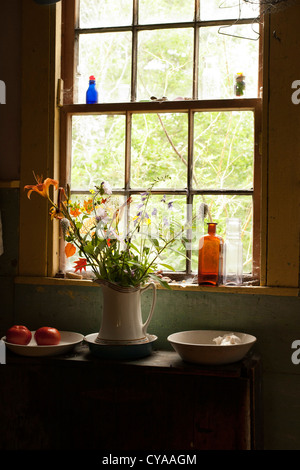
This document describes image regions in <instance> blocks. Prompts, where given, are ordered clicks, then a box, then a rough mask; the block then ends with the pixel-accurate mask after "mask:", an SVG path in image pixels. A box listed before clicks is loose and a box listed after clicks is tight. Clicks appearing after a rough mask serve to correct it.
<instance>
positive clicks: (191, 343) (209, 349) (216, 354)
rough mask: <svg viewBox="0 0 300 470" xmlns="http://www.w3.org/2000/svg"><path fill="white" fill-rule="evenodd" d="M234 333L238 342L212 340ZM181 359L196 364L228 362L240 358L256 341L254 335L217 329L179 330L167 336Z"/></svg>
mask: <svg viewBox="0 0 300 470" xmlns="http://www.w3.org/2000/svg"><path fill="white" fill-rule="evenodd" d="M230 334H234V335H236V336H238V337H239V338H240V340H241V342H240V343H237V344H230V345H226V346H224V345H216V343H215V342H214V341H213V339H214V338H217V337H218V336H224V335H230ZM168 341H169V342H170V343H171V344H172V346H173V348H174V349H175V351H176V352H177V353H178V354H179V356H180V357H181V359H183V360H184V361H186V362H193V363H196V364H208V365H209V364H212V365H221V364H230V363H232V362H237V361H240V360H242V359H243V358H244V357H245V355H246V354H247V353H248V351H249V350H250V349H251V347H252V346H253V344H254V343H255V341H256V338H255V336H252V335H248V334H246V333H236V332H233V331H219V330H191V331H180V332H178V333H173V334H172V335H170V336H168Z"/></svg>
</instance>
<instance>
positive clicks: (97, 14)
mask: <svg viewBox="0 0 300 470" xmlns="http://www.w3.org/2000/svg"><path fill="white" fill-rule="evenodd" d="M131 23H132V0H114V1H113V2H112V1H111V0H80V27H81V28H96V27H103V26H124V25H129V24H131Z"/></svg>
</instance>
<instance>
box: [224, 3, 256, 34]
mask: <svg viewBox="0 0 300 470" xmlns="http://www.w3.org/2000/svg"><path fill="white" fill-rule="evenodd" d="M226 2H227V0H223V1H222V2H221V3H220V5H219V8H232V7H235V6H237V5H230V6H228V5H227V6H223V5H226ZM238 7H239V16H238V18H237V19H236V20H235V21H234V23H232V24H230V25H225V26H220V27H219V29H218V33H219V34H222V35H224V36H230V37H233V38H238V39H248V40H250V41H257V40H258V39H259V37H260V34H259V33H258V32H257V31H255V29H254V28H253V23H254V21H253V22H252V24H251V29H252V31H253V32H254V33H255V34H256V37H254V38H253V37H247V36H240V35H237V34H232V33H227V32H225V33H224V32H223V30H224V29H228V28H232V26H234V25H236V24H238V21H239V20H240V19H241V10H242V8H241V0H239V3H238Z"/></svg>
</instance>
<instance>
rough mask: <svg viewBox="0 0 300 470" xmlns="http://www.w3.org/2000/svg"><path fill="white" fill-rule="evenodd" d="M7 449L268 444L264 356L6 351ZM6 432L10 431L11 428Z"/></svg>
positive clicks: (2, 412)
mask: <svg viewBox="0 0 300 470" xmlns="http://www.w3.org/2000/svg"><path fill="white" fill-rule="evenodd" d="M0 374H1V375H0V378H1V380H0V403H1V407H0V422H1V428H2V432H1V433H0V449H20V450H23V449H28V450H30V449H67V450H69V449H76V450H80V449H85V450H92V449H97V450H99V451H113V450H115V451H125V450H126V451H143V450H147V451H150V450H152V451H158V452H160V451H176V450H180V451H187V452H192V451H196V450H218V449H219V450H231V449H234V450H239V449H260V448H262V422H261V361H260V358H259V357H258V356H253V355H250V356H249V357H247V358H246V359H245V360H243V361H241V362H238V363H235V364H231V365H226V366H218V367H217V366H215V367H213V366H200V365H193V364H187V363H184V362H183V361H182V360H181V359H180V358H179V356H178V355H177V353H175V352H172V351H154V352H153V354H152V355H151V356H148V357H146V358H144V359H139V360H136V361H127V362H121V361H120V362H118V361H113V360H101V359H98V358H96V357H94V356H92V355H91V354H90V353H89V350H88V348H87V346H86V345H83V344H82V345H79V346H78V347H77V348H76V349H75V350H74V351H73V352H72V353H71V354H69V355H66V356H57V357H51V358H47V357H45V358H31V357H23V356H17V355H15V354H13V353H10V352H9V351H8V352H7V358H6V364H5V365H2V367H0ZM3 430H5V432H3Z"/></svg>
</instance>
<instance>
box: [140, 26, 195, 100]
mask: <svg viewBox="0 0 300 470" xmlns="http://www.w3.org/2000/svg"><path fill="white" fill-rule="evenodd" d="M138 45H139V51H138V69H137V70H138V79H137V98H138V100H149V99H150V98H151V96H155V97H156V98H162V97H163V96H166V97H167V98H168V99H171V100H172V99H174V98H176V97H179V96H183V97H188V98H191V97H192V81H193V30H192V29H174V30H156V31H141V32H140V33H139V36H138Z"/></svg>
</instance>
